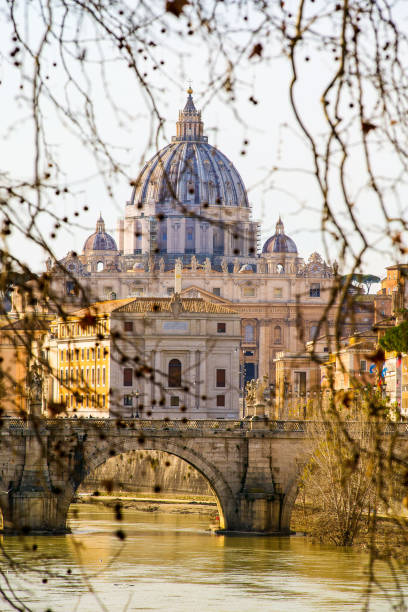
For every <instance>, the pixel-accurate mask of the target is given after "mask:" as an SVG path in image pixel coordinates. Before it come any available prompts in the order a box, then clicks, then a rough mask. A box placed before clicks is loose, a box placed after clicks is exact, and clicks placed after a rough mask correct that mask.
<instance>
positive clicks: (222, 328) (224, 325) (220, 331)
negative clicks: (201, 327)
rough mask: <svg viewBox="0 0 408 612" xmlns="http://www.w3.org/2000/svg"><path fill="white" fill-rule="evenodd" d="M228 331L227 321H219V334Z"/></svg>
mask: <svg viewBox="0 0 408 612" xmlns="http://www.w3.org/2000/svg"><path fill="white" fill-rule="evenodd" d="M226 331H227V326H226V324H225V323H217V332H218V333H219V334H225V332H226Z"/></svg>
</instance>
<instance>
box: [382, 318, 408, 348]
mask: <svg viewBox="0 0 408 612" xmlns="http://www.w3.org/2000/svg"><path fill="white" fill-rule="evenodd" d="M380 345H381V346H382V347H383V348H384V349H385V350H386V351H396V352H397V353H408V321H403V322H402V323H400V325H397V326H396V327H391V328H390V329H388V330H387V331H386V332H385V334H384V336H383V337H382V338H381V339H380Z"/></svg>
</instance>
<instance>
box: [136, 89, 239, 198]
mask: <svg viewBox="0 0 408 612" xmlns="http://www.w3.org/2000/svg"><path fill="white" fill-rule="evenodd" d="M189 92H190V93H189V94H188V98H187V103H186V105H185V107H184V109H183V110H182V111H180V114H179V121H178V122H177V136H174V137H173V139H172V142H171V144H169V145H167V146H166V147H164V148H163V149H161V150H160V151H159V152H158V153H156V154H155V155H154V156H153V157H152V158H151V159H150V160H149V161H148V162H147V163H146V164H145V166H144V168H143V169H142V171H141V173H140V174H139V176H138V178H137V180H136V181H135V187H134V189H133V192H132V195H131V198H130V201H129V202H128V205H129V206H133V205H136V206H137V207H138V208H139V209H141V208H145V206H146V205H148V204H149V203H152V202H156V203H158V202H160V203H162V204H165V203H172V202H174V203H175V206H176V208H177V205H178V206H179V207H180V205H181V207H184V206H185V207H196V206H200V205H201V206H204V207H207V206H228V207H231V206H235V207H237V206H238V207H246V208H248V207H249V204H248V198H247V194H246V190H245V186H244V183H243V181H242V178H241V177H240V175H239V173H238V171H237V169H236V168H235V167H234V165H233V163H232V162H231V161H230V160H229V159H228V158H227V157H226V156H225V155H224V154H223V153H221V151H219V150H218V149H216V148H215V147H213V146H211V145H210V144H208V139H207V137H206V136H204V135H203V123H202V121H201V113H200V112H199V111H197V110H196V108H195V106H194V102H193V99H192V96H191V90H189Z"/></svg>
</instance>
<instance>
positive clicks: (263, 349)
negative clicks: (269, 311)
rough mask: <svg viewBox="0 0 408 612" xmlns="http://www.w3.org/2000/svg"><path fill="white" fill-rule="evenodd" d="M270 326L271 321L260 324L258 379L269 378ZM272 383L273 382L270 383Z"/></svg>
mask: <svg viewBox="0 0 408 612" xmlns="http://www.w3.org/2000/svg"><path fill="white" fill-rule="evenodd" d="M270 326H271V321H270V320H269V319H268V320H263V321H260V322H259V339H258V378H260V379H262V377H263V376H267V377H268V378H269V375H270V372H269V368H270V364H269V345H270ZM269 382H272V381H269Z"/></svg>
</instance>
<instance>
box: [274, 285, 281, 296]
mask: <svg viewBox="0 0 408 612" xmlns="http://www.w3.org/2000/svg"><path fill="white" fill-rule="evenodd" d="M273 297H276V298H281V297H282V287H275V289H274V290H273Z"/></svg>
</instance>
